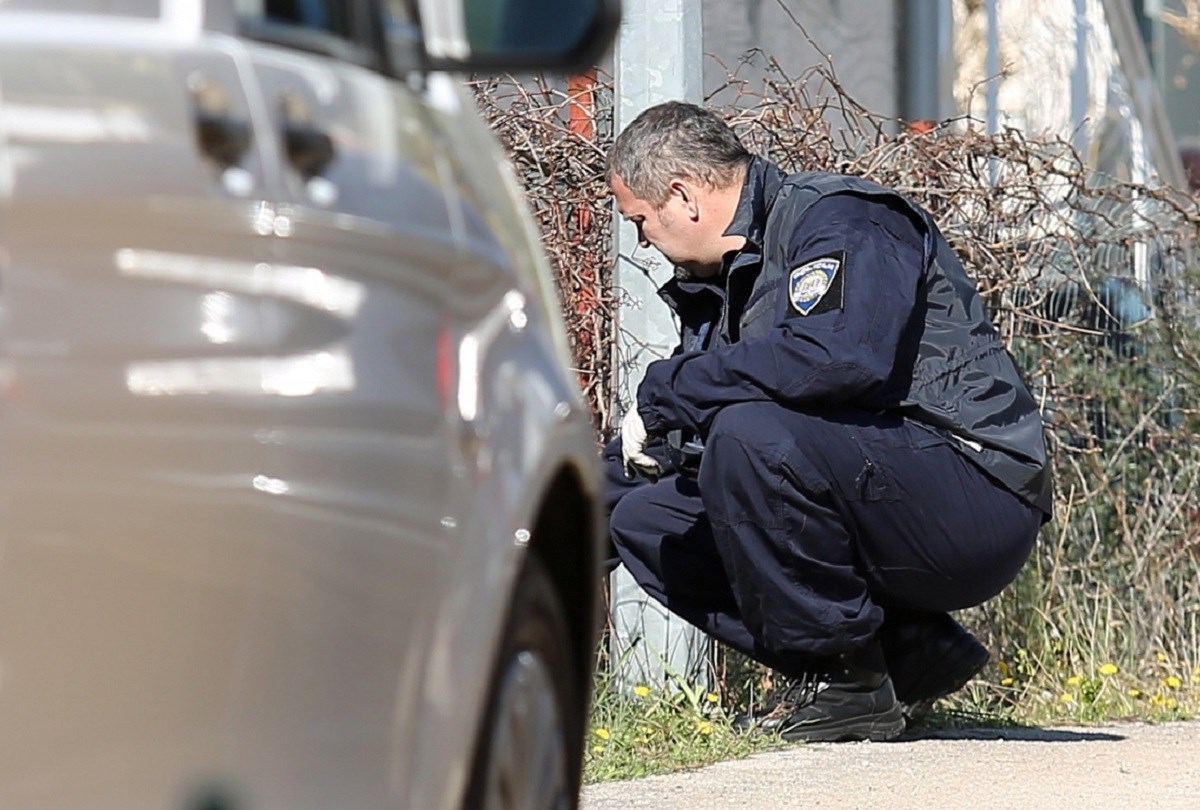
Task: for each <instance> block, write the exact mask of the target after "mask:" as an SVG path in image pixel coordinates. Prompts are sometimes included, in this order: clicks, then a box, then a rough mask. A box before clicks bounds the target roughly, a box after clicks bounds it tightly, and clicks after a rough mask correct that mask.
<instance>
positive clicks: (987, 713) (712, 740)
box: [584, 649, 1200, 782]
mask: <svg viewBox="0 0 1200 810" xmlns="http://www.w3.org/2000/svg"><path fill="white" fill-rule="evenodd" d="M742 683H743V687H742V688H739V689H736V690H731V692H730V693H729V694H718V693H716V692H708V691H705V690H703V689H701V688H698V687H696V686H694V685H691V684H687V683H681V682H679V681H678V679H676V680H675V681H673V682H672V683H671V684H669V685H668V686H667V687H665V688H662V689H651V688H650V687H647V686H636V687H634V688H633V689H632V690H622V689H621V688H619V687H618V685H617V684H616V683H615V682H614V681H613V680H612V679H610V678H609V677H608V676H604V675H602V676H600V677H599V679H598V681H597V689H596V696H595V699H594V702H593V709H592V716H591V723H590V728H589V730H588V739H587V746H586V749H585V756H584V780H585V781H586V782H600V781H606V780H611V779H632V778H636V777H641V776H649V775H652V774H658V773H669V772H672V771H680V770H686V769H689V768H696V767H700V766H703V765H708V764H711V763H713V762H718V761H721V760H727V759H736V758H741V757H745V756H748V755H750V754H753V753H757V752H760V751H768V750H775V749H778V748H780V747H783V746H787V745H793V744H794V743H787V742H785V741H782V740H781V739H779V738H778V737H776V736H771V735H764V734H758V733H751V734H737V733H735V732H734V731H733V730H732V728H731V726H730V723H731V721H732V717H733V713H734V711H736V708H735V707H736V705H737V703H738V702H739V700H740V696H739V695H735V694H733V692H734V691H737V692H742V691H744V684H745V683H746V680H743V681H742ZM1194 717H1200V667H1196V666H1194V665H1192V664H1188V663H1184V662H1180V661H1173V660H1171V659H1170V658H1169V657H1168V656H1167V655H1166V654H1165V653H1156V654H1155V655H1154V656H1152V657H1151V659H1150V660H1148V661H1146V662H1143V663H1142V664H1141V665H1139V666H1136V667H1130V668H1128V669H1126V668H1124V667H1121V666H1118V665H1117V664H1115V663H1113V662H1112V661H1109V660H1106V659H1104V658H1103V657H1094V658H1091V659H1089V660H1088V662H1087V663H1075V662H1074V661H1073V660H1072V659H1071V658H1069V657H1065V656H1049V655H1048V656H1041V657H1037V656H1034V655H1032V654H1030V653H1029V652H1028V651H1026V650H1024V649H1019V650H1017V651H1016V653H1015V654H1014V655H1013V656H1012V657H1011V659H1005V658H1000V659H998V660H996V661H995V662H994V663H992V664H990V665H989V666H988V667H987V668H986V669H985V670H984V671H983V672H982V673H980V676H979V677H978V678H976V679H975V680H974V681H972V682H971V683H970V684H968V685H967V687H966V688H965V689H963V690H962V691H961V692H959V693H958V694H956V695H954V696H952V697H950V698H947V699H945V700H943V701H942V702H941V703H939V704H938V706H937V707H936V708H935V709H934V711H933V713H932V714H931V715H930V716H929V717H928V718H927V719H926V721H925V725H926V726H927V727H928V728H930V729H945V728H998V727H1001V728H1002V727H1041V726H1052V725H1053V726H1058V725H1088V724H1096V723H1102V722H1107V721H1116V720H1140V721H1146V722H1160V721H1167V720H1184V719H1190V718H1194Z"/></svg>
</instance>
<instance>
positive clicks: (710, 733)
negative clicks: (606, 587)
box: [583, 676, 782, 782]
mask: <svg viewBox="0 0 1200 810" xmlns="http://www.w3.org/2000/svg"><path fill="white" fill-rule="evenodd" d="M732 719H733V716H732V714H730V713H729V711H728V710H727V709H726V708H725V707H724V706H723V705H722V699H721V697H720V695H718V694H716V693H714V692H708V691H706V690H704V689H702V688H697V687H695V686H694V685H691V684H687V683H684V682H681V681H678V680H676V681H674V682H673V683H672V684H671V685H670V686H669V687H667V688H663V689H651V688H650V687H648V686H641V685H639V686H635V687H633V689H632V690H624V689H621V688H619V686H618V685H617V684H616V683H615V682H614V681H613V680H611V679H610V678H608V677H607V676H601V677H600V678H599V680H598V683H597V686H596V695H595V698H594V700H593V706H592V716H591V723H590V728H589V729H588V737H587V741H586V745H585V748H584V764H583V767H584V780H585V781H587V782H601V781H605V780H609V779H632V778H634V777H639V776H650V775H652V774H657V773H669V772H672V771H679V770H685V769H688V768H696V767H700V766H702V765H708V764H710V763H713V762H719V761H721V760H726V759H737V758H741V757H745V756H748V755H750V754H753V753H756V752H758V751H766V750H771V749H775V748H778V747H779V746H780V745H781V744H782V743H781V741H780V740H779V739H778V738H775V737H769V736H766V735H761V734H737V733H735V732H734V731H733V729H732V728H731V726H730V723H731V721H732Z"/></svg>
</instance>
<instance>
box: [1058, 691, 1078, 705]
mask: <svg viewBox="0 0 1200 810" xmlns="http://www.w3.org/2000/svg"><path fill="white" fill-rule="evenodd" d="M1058 699H1059V700H1061V701H1062V702H1063V703H1074V702H1075V696H1074V695H1073V694H1071V693H1070V692H1063V693H1062V694H1061V695H1059V696H1058Z"/></svg>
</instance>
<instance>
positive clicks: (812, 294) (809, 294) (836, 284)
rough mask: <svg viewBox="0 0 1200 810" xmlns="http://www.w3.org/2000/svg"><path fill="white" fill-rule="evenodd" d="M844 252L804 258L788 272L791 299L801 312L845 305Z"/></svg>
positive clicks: (826, 310) (824, 310)
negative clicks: (816, 257) (806, 259)
mask: <svg viewBox="0 0 1200 810" xmlns="http://www.w3.org/2000/svg"><path fill="white" fill-rule="evenodd" d="M844 258H845V257H844V254H842V253H841V252H839V253H837V254H835V255H832V256H824V257H822V258H820V259H814V260H812V261H811V262H805V263H804V264H802V265H800V266H799V267H796V268H793V269H792V271H791V272H789V273H788V301H789V302H790V303H791V305H792V309H794V310H796V312H798V313H800V314H801V315H810V314H812V313H814V312H828V311H830V310H834V309H841V308H842V304H843V302H842V290H843V284H842V264H843V260H844Z"/></svg>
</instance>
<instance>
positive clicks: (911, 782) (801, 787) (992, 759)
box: [582, 722, 1200, 810]
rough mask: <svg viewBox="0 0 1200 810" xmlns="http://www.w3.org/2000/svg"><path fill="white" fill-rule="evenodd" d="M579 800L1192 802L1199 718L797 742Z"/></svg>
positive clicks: (1137, 808)
mask: <svg viewBox="0 0 1200 810" xmlns="http://www.w3.org/2000/svg"><path fill="white" fill-rule="evenodd" d="M582 807H583V810H637V809H638V808H647V809H649V808H653V810H708V809H709V808H711V809H712V810H726V808H729V809H730V810H782V809H784V808H805V809H807V808H813V807H828V808H835V807H836V808H858V809H860V810H865V809H866V808H888V810H900V809H902V808H937V810H943V808H946V809H947V810H948V809H949V808H972V810H974V809H975V808H981V809H982V810H1002V808H1009V807H1012V808H1020V810H1030V808H1054V810H1060V809H1062V810H1073V808H1081V810H1100V809H1101V808H1120V810H1143V808H1189V810H1200V722H1194V723H1167V724H1162V725H1144V724H1136V725H1135V724H1117V725H1106V726H1096V727H1088V728H1041V729H1031V728H998V729H966V730H964V729H957V730H953V731H937V732H929V733H926V734H924V735H915V734H914V735H906V736H905V737H903V738H901V739H900V740H897V741H894V742H887V743H837V744H830V743H820V744H812V745H796V746H793V747H789V748H787V749H785V750H782V751H775V752H771V753H768V754H759V755H756V756H754V757H751V758H750V759H745V760H738V761H733V762H722V763H718V764H716V765H712V766H709V767H707V768H703V769H701V770H697V771H691V772H688V773H681V774H671V775H668V776H652V777H647V778H645V779H638V780H632V781H628V782H604V783H600V784H596V785H588V786H585V788H584V791H583V805H582Z"/></svg>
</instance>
